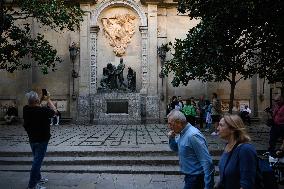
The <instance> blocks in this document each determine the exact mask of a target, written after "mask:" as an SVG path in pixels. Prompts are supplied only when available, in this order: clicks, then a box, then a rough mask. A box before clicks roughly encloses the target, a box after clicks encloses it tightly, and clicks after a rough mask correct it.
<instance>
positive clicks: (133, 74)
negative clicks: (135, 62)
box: [127, 67, 136, 92]
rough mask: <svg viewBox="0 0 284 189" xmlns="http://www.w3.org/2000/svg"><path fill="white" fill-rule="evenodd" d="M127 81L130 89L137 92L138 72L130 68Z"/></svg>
mask: <svg viewBox="0 0 284 189" xmlns="http://www.w3.org/2000/svg"><path fill="white" fill-rule="evenodd" d="M127 81H128V82H127V83H128V89H129V90H130V91H131V92H134V91H135V90H136V72H135V71H134V70H133V69H132V68H130V67H128V73H127Z"/></svg>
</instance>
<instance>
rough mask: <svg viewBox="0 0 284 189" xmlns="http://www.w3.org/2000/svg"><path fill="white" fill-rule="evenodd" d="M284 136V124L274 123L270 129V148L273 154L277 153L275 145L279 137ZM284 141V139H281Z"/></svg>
mask: <svg viewBox="0 0 284 189" xmlns="http://www.w3.org/2000/svg"><path fill="white" fill-rule="evenodd" d="M283 136H284V125H273V126H272V127H271V129H270V137H269V148H268V151H269V152H270V153H271V154H274V153H275V147H276V143H277V141H278V139H279V138H280V137H283ZM281 142H282V141H281Z"/></svg>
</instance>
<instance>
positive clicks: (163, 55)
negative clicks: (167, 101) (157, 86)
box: [157, 44, 171, 101]
mask: <svg viewBox="0 0 284 189" xmlns="http://www.w3.org/2000/svg"><path fill="white" fill-rule="evenodd" d="M168 45H171V44H162V45H161V46H159V47H158V48H157V53H158V55H159V57H160V60H161V72H160V73H159V77H160V78H161V79H162V89H163V87H164V78H165V74H164V72H163V66H164V64H165V62H166V56H167V52H168V51H169V50H170V47H169V46H168ZM164 98H165V96H164V93H163V92H162V94H161V100H162V101H164Z"/></svg>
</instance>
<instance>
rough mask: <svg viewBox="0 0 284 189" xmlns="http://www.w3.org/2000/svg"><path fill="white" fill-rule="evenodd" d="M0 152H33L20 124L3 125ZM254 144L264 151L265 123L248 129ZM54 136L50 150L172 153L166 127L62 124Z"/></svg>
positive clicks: (213, 146) (211, 139) (216, 142)
mask: <svg viewBox="0 0 284 189" xmlns="http://www.w3.org/2000/svg"><path fill="white" fill-rule="evenodd" d="M0 127H1V133H0V152H1V151H2V152H3V151H30V147H29V143H28V138H27V134H26V133H25V131H24V128H23V127H22V126H21V125H1V126H0ZM248 131H249V133H250V136H251V137H252V143H253V144H254V145H255V146H256V148H257V150H265V149H266V148H267V144H268V138H269V133H268V132H269V128H268V127H267V126H265V125H264V124H257V125H256V124H254V125H251V126H250V127H248ZM51 133H52V137H51V140H50V142H49V146H48V151H65V150H69V151H70V150H79V151H84V150H88V151H92V150H95V149H102V150H112V149H114V148H115V149H141V150H145V149H149V150H150V149H153V150H154V149H157V150H159V149H160V150H169V148H168V145H167V144H168V138H167V133H168V129H167V125H163V124H153V125H93V126H84V125H74V124H70V125H60V126H52V127H51ZM203 133H204V135H205V136H206V139H207V142H208V145H209V149H210V151H212V150H222V149H223V147H224V142H223V141H221V140H220V139H219V138H218V137H217V136H211V135H210V133H209V132H203Z"/></svg>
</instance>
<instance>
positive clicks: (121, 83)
mask: <svg viewBox="0 0 284 189" xmlns="http://www.w3.org/2000/svg"><path fill="white" fill-rule="evenodd" d="M124 68H125V64H124V63H123V58H120V62H119V64H118V66H117V68H116V75H117V79H118V83H119V87H120V88H121V87H124V88H125V87H126V84H125V83H124V78H123V70H124Z"/></svg>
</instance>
